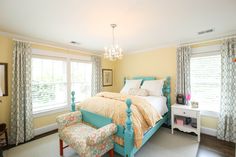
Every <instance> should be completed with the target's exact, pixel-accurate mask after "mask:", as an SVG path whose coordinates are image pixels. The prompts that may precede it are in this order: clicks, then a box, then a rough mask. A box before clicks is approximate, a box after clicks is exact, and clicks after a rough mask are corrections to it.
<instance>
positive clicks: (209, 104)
mask: <svg viewBox="0 0 236 157" xmlns="http://www.w3.org/2000/svg"><path fill="white" fill-rule="evenodd" d="M190 78H191V95H192V99H191V100H193V101H197V102H199V106H200V108H201V110H204V111H214V112H219V107H220V90H221V57H220V55H208V56H196V57H192V58H191V61H190Z"/></svg>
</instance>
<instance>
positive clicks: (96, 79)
mask: <svg viewBox="0 0 236 157" xmlns="http://www.w3.org/2000/svg"><path fill="white" fill-rule="evenodd" d="M91 60H92V90H91V92H92V93H91V94H92V96H94V95H96V94H97V93H99V92H101V89H102V65H101V57H98V56H92V57H91Z"/></svg>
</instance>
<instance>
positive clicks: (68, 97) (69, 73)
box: [66, 57, 72, 107]
mask: <svg viewBox="0 0 236 157" xmlns="http://www.w3.org/2000/svg"><path fill="white" fill-rule="evenodd" d="M66 69H67V71H66V73H67V104H68V107H69V106H70V104H71V73H72V72H71V60H70V58H69V57H68V58H67V66H66Z"/></svg>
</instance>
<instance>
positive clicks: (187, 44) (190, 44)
mask: <svg viewBox="0 0 236 157" xmlns="http://www.w3.org/2000/svg"><path fill="white" fill-rule="evenodd" d="M230 38H236V34H233V35H228V36H224V37H219V38H216V39H209V40H207V39H206V40H202V41H196V42H190V43H183V44H179V45H178V46H177V47H181V46H193V45H198V44H205V43H211V42H216V41H222V40H226V39H230Z"/></svg>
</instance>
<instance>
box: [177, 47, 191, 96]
mask: <svg viewBox="0 0 236 157" xmlns="http://www.w3.org/2000/svg"><path fill="white" fill-rule="evenodd" d="M176 57H177V78H176V94H184V95H186V94H189V93H190V57H191V48H190V46H184V47H179V48H178V49H177V52H176Z"/></svg>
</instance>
